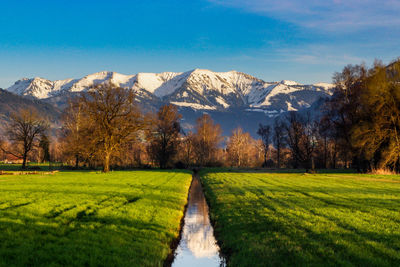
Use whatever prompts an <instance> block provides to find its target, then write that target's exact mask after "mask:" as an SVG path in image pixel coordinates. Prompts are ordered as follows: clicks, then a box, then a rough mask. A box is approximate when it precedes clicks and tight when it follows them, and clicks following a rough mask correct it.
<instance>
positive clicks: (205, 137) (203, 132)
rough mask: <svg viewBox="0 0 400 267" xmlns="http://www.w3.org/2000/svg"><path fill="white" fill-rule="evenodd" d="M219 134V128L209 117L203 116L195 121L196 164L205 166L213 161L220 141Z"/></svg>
mask: <svg viewBox="0 0 400 267" xmlns="http://www.w3.org/2000/svg"><path fill="white" fill-rule="evenodd" d="M221 133H222V131H221V126H220V125H219V124H215V123H214V121H213V120H212V119H211V117H210V115H208V114H204V115H203V116H201V117H200V118H198V119H197V123H196V134H195V137H194V149H195V155H196V157H197V163H198V164H200V165H201V166H205V165H209V164H211V163H213V162H214V161H215V158H216V152H217V150H218V146H219V144H220V143H221V141H222V136H221Z"/></svg>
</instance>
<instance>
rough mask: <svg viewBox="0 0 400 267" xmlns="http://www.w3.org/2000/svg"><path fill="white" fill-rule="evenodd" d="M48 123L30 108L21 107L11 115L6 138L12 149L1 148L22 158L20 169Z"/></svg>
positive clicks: (24, 165) (23, 167)
mask: <svg viewBox="0 0 400 267" xmlns="http://www.w3.org/2000/svg"><path fill="white" fill-rule="evenodd" d="M47 129H48V124H47V122H46V121H45V120H44V119H41V118H40V117H39V115H38V114H37V113H36V112H35V111H32V110H27V109H23V110H20V111H19V112H18V113H14V114H12V115H11V122H10V123H9V125H8V126H7V135H8V139H9V140H10V141H11V142H12V144H13V149H12V150H5V149H4V148H3V147H2V150H3V151H4V152H5V153H8V154H12V155H13V156H15V157H17V158H21V159H22V169H25V168H26V161H27V158H28V155H29V153H30V152H31V151H32V150H33V149H34V147H35V146H37V145H38V142H39V140H40V137H41V135H43V134H45V132H46V130H47Z"/></svg>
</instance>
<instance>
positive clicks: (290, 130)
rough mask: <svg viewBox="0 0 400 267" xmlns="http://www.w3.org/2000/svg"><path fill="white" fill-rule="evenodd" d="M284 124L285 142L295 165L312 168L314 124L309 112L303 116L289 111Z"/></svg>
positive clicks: (314, 141)
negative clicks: (286, 122) (286, 121)
mask: <svg viewBox="0 0 400 267" xmlns="http://www.w3.org/2000/svg"><path fill="white" fill-rule="evenodd" d="M287 120H288V125H286V126H285V127H286V132H287V144H288V146H289V148H290V150H291V152H292V157H293V159H294V161H295V167H297V166H298V165H299V164H301V165H302V166H303V167H305V168H306V170H307V171H309V170H310V169H311V170H314V158H313V156H314V150H315V147H316V145H317V142H316V132H317V127H316V124H315V123H314V122H313V121H312V120H311V116H310V114H307V117H306V118H303V117H302V116H301V115H299V114H298V113H297V112H294V111H292V112H290V113H289V114H288V116H287Z"/></svg>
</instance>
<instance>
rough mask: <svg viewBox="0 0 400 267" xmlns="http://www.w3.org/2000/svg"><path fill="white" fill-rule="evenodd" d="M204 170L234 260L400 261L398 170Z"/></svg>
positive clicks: (218, 227) (225, 247) (215, 217)
mask: <svg viewBox="0 0 400 267" xmlns="http://www.w3.org/2000/svg"><path fill="white" fill-rule="evenodd" d="M200 175H201V177H202V182H203V184H204V188H205V191H206V197H207V199H208V201H209V203H210V206H211V215H210V216H211V219H212V221H213V222H214V224H215V232H216V236H217V239H218V240H219V241H220V242H221V244H222V251H223V252H224V253H225V254H226V255H227V256H228V264H229V265H230V266H276V265H278V266H282V265H283V266H322V265H323V266H336V265H341V266H400V176H375V175H359V174H343V173H342V174H330V173H327V174H316V175H307V174H300V173H297V174H296V173H290V174H285V173H245V172H243V173H238V172H236V173H234V172H212V171H208V172H207V171H203V172H202V173H200Z"/></svg>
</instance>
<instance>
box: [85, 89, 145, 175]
mask: <svg viewBox="0 0 400 267" xmlns="http://www.w3.org/2000/svg"><path fill="white" fill-rule="evenodd" d="M79 102H81V103H82V106H81V107H82V111H83V112H84V114H86V117H85V118H86V121H85V122H84V123H85V124H87V126H85V128H86V129H88V130H89V131H88V132H87V136H86V137H85V138H89V139H90V140H91V142H92V143H93V144H94V145H95V146H96V147H97V148H98V152H99V154H100V155H101V158H102V161H103V172H108V171H109V170H110V159H111V156H112V154H113V153H114V152H116V151H118V149H120V148H121V146H122V145H123V144H125V143H126V142H130V141H133V140H135V133H136V131H137V130H138V129H139V127H140V125H141V115H140V112H139V110H138V108H137V106H136V102H135V95H134V93H133V92H132V91H131V90H127V89H124V88H120V87H116V86H115V85H113V84H111V83H109V84H104V85H98V86H95V87H94V88H91V90H89V92H88V94H84V95H81V96H80V98H79Z"/></svg>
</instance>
